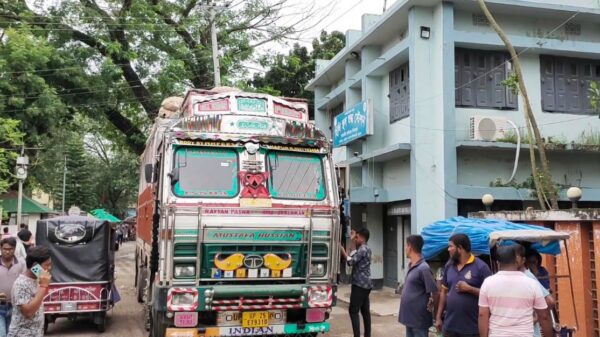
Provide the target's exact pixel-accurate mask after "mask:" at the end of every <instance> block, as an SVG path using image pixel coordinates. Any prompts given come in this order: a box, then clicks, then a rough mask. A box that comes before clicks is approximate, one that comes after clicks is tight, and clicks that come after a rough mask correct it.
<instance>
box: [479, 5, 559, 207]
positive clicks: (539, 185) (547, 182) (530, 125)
mask: <svg viewBox="0 0 600 337" xmlns="http://www.w3.org/2000/svg"><path fill="white" fill-rule="evenodd" d="M477 2H478V3H479V7H480V8H481V10H482V11H483V13H484V14H485V16H486V18H487V19H488V21H489V22H490V25H491V26H492V28H493V29H494V30H495V31H496V33H497V34H498V36H499V37H500V39H501V40H502V42H503V43H504V45H505V46H506V49H508V52H509V53H510V57H511V59H512V61H513V64H514V69H515V76H516V78H513V81H516V82H517V83H516V84H517V86H516V87H518V91H519V93H520V94H521V97H523V102H524V103H525V123H526V124H527V131H528V134H529V138H530V139H532V138H533V139H535V144H536V148H537V150H538V154H539V157H540V162H541V165H542V168H541V170H538V169H537V164H536V155H535V149H534V146H533V144H531V146H530V147H529V157H530V161H531V171H532V175H533V180H534V183H535V188H536V194H537V197H538V201H539V204H540V208H541V209H542V210H545V209H546V205H547V204H548V203H549V204H550V208H551V209H558V195H557V192H556V189H555V188H554V183H553V181H552V174H551V171H550V163H549V162H548V158H547V157H546V148H545V145H544V142H543V140H542V136H541V134H540V130H539V128H538V125H537V122H536V119H535V116H534V115H533V110H532V109H531V104H530V103H529V96H528V95H527V88H526V87H525V81H524V80H523V72H522V71H521V62H520V60H519V55H517V52H516V50H515V48H514V47H513V45H512V43H511V42H510V40H509V39H508V36H506V34H505V33H504V31H503V30H502V28H501V27H500V25H498V23H497V22H496V20H495V19H494V16H493V15H492V13H491V12H490V11H489V9H488V8H487V5H486V4H485V0H477ZM548 199H549V202H548Z"/></svg>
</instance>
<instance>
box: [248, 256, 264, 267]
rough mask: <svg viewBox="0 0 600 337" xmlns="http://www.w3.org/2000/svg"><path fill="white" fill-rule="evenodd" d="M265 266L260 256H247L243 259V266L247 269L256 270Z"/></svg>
mask: <svg viewBox="0 0 600 337" xmlns="http://www.w3.org/2000/svg"><path fill="white" fill-rule="evenodd" d="M264 264H265V260H264V259H263V257H262V256H260V255H248V256H246V257H245V258H244V266H245V267H246V268H248V269H257V268H260V267H262V266H263V265H264Z"/></svg>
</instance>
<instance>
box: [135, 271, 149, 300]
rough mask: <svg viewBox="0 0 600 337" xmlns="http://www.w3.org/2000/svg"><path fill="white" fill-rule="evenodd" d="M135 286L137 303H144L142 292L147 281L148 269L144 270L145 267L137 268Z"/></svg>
mask: <svg viewBox="0 0 600 337" xmlns="http://www.w3.org/2000/svg"><path fill="white" fill-rule="evenodd" d="M137 274H138V275H137V286H136V290H137V291H136V293H137V296H136V297H137V301H138V303H144V292H145V291H146V282H147V280H146V279H147V274H148V271H147V270H146V268H140V269H138V272H137Z"/></svg>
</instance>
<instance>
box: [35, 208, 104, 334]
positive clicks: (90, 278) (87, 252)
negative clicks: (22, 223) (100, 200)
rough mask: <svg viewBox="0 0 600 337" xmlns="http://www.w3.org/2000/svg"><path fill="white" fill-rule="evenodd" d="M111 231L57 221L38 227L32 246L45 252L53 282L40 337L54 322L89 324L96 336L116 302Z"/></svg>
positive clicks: (86, 222)
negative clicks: (85, 321)
mask: <svg viewBox="0 0 600 337" xmlns="http://www.w3.org/2000/svg"><path fill="white" fill-rule="evenodd" d="M113 237H114V229H113V228H112V227H111V226H110V224H109V223H108V222H107V221H101V220H98V219H95V218H92V217H86V216H75V215H69V216H60V217H55V218H50V219H43V220H39V221H38V222H37V232H36V243H37V245H44V246H46V247H48V248H49V250H50V256H51V257H52V272H51V273H52V280H51V283H50V287H49V289H48V294H47V295H46V296H45V297H44V302H43V303H44V314H45V321H44V331H47V329H48V325H49V324H50V323H54V322H55V321H56V319H57V318H59V317H67V318H69V319H71V320H75V319H77V318H81V317H86V318H91V319H92V320H93V322H94V323H95V324H96V325H97V329H98V331H99V332H104V331H105V329H106V314H107V312H108V311H109V310H110V309H112V307H113V306H114V302H115V294H114V293H113V289H114V288H113V282H114V270H115V264H114V245H113V242H114V238H113Z"/></svg>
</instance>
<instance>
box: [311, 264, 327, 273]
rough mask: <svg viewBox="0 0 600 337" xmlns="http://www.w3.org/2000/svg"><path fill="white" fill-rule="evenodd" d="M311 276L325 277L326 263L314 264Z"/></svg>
mask: <svg viewBox="0 0 600 337" xmlns="http://www.w3.org/2000/svg"><path fill="white" fill-rule="evenodd" d="M310 275H311V276H324V275H325V264H324V263H313V264H312V265H311V266H310Z"/></svg>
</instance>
